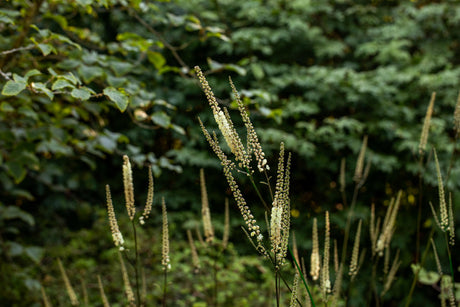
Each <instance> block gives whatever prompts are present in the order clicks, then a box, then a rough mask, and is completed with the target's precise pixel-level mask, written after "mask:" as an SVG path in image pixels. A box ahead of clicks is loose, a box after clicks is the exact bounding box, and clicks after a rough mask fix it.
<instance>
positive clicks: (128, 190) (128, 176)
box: [123, 155, 136, 221]
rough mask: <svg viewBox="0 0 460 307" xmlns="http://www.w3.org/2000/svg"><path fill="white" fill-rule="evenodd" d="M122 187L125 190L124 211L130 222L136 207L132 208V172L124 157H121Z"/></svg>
mask: <svg viewBox="0 0 460 307" xmlns="http://www.w3.org/2000/svg"><path fill="white" fill-rule="evenodd" d="M123 186H124V189H125V201H126V210H127V211H128V216H129V219H130V220H131V221H132V220H133V219H134V215H135V214H136V207H134V185H133V172H132V168H131V163H130V162H129V158H128V156H126V155H124V156H123Z"/></svg>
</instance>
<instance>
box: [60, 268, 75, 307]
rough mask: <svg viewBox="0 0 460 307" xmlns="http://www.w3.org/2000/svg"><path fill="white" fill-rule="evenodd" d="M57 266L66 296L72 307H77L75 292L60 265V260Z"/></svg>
mask: <svg viewBox="0 0 460 307" xmlns="http://www.w3.org/2000/svg"><path fill="white" fill-rule="evenodd" d="M58 265H59V270H60V271H61V276H62V279H63V280H64V285H65V289H66V291H67V295H68V296H69V298H70V304H71V305H72V306H77V305H78V298H77V294H76V293H75V290H74V289H73V287H72V284H71V283H70V280H69V277H68V276H67V273H66V271H65V268H64V266H63V265H62V262H61V259H58Z"/></svg>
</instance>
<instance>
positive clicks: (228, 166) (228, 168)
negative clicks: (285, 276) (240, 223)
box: [198, 118, 264, 253]
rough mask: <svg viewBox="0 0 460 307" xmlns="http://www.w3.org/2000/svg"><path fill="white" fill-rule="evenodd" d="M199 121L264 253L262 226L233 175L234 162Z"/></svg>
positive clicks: (259, 247)
mask: <svg viewBox="0 0 460 307" xmlns="http://www.w3.org/2000/svg"><path fill="white" fill-rule="evenodd" d="M198 121H199V123H200V126H201V129H202V131H203V134H204V135H205V137H206V140H207V141H208V142H209V144H210V145H211V148H212V149H213V151H214V153H215V154H216V155H217V157H218V158H219V160H220V163H221V165H222V167H223V171H224V175H225V178H226V179H227V183H228V185H229V187H230V190H231V191H232V193H233V198H234V199H235V201H236V204H237V206H238V208H239V209H240V212H241V215H242V216H243V219H244V221H245V223H246V226H247V228H248V233H249V235H250V236H251V237H255V238H256V239H257V242H258V246H257V247H258V249H259V252H261V253H264V249H263V246H262V239H263V236H262V234H261V232H260V227H259V226H258V225H257V221H256V219H255V218H254V216H253V215H252V213H251V210H250V209H249V206H248V205H247V203H246V200H245V199H244V197H243V195H242V193H241V191H240V189H239V187H238V184H237V183H236V181H235V178H234V177H233V174H232V169H234V164H233V162H231V161H230V160H228V158H227V156H226V155H225V153H224V152H223V151H222V149H221V148H220V146H219V143H218V141H217V140H216V138H215V137H214V138H213V137H211V135H210V134H209V132H208V131H207V130H206V128H205V127H204V125H203V122H202V121H201V120H200V119H199V118H198Z"/></svg>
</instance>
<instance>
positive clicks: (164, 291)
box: [162, 267, 168, 307]
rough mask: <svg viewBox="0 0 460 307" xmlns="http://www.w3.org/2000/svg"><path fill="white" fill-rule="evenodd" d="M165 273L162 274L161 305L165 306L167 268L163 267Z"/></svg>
mask: <svg viewBox="0 0 460 307" xmlns="http://www.w3.org/2000/svg"><path fill="white" fill-rule="evenodd" d="M163 269H164V271H165V273H164V274H163V304H162V306H163V307H166V292H167V289H168V268H167V267H163Z"/></svg>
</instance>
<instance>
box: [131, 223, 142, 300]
mask: <svg viewBox="0 0 460 307" xmlns="http://www.w3.org/2000/svg"><path fill="white" fill-rule="evenodd" d="M131 224H132V225H133V233H134V251H135V254H136V258H135V260H134V273H135V275H136V296H137V303H138V304H139V305H141V300H140V298H141V295H140V291H139V251H138V247H137V233H136V225H135V224H134V219H133V220H132V221H131Z"/></svg>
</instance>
